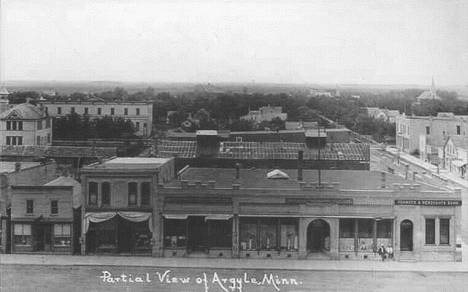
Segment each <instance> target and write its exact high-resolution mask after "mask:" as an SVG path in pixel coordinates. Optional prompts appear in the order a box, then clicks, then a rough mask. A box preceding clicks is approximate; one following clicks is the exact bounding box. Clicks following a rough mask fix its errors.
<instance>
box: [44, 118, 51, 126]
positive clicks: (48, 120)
mask: <svg viewBox="0 0 468 292" xmlns="http://www.w3.org/2000/svg"><path fill="white" fill-rule="evenodd" d="M50 121H51V119H46V125H45V126H46V128H50Z"/></svg>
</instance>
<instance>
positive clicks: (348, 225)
mask: <svg viewBox="0 0 468 292" xmlns="http://www.w3.org/2000/svg"><path fill="white" fill-rule="evenodd" d="M340 237H341V238H354V219H340Z"/></svg>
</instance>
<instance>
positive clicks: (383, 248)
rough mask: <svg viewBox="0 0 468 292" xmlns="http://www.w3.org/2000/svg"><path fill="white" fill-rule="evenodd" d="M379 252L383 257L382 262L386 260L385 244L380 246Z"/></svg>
mask: <svg viewBox="0 0 468 292" xmlns="http://www.w3.org/2000/svg"><path fill="white" fill-rule="evenodd" d="M377 252H378V253H379V255H380V256H381V257H382V262H383V261H385V253H386V250H385V246H384V245H383V244H382V245H381V246H380V247H379V250H378V251H377Z"/></svg>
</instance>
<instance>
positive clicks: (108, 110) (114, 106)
mask: <svg viewBox="0 0 468 292" xmlns="http://www.w3.org/2000/svg"><path fill="white" fill-rule="evenodd" d="M39 104H40V105H41V106H42V107H43V108H44V110H45V111H46V112H47V113H48V114H49V116H51V117H54V118H55V117H63V116H66V115H68V114H71V113H77V114H79V115H88V116H89V117H90V118H91V119H94V118H102V117H104V116H111V117H119V118H123V119H128V120H130V121H132V123H133V124H134V126H135V129H136V133H135V134H136V135H139V136H149V135H151V131H152V127H153V105H152V104H151V103H149V102H133V101H105V100H103V99H100V98H97V97H91V98H89V99H87V100H84V101H81V100H55V101H49V100H43V101H39Z"/></svg>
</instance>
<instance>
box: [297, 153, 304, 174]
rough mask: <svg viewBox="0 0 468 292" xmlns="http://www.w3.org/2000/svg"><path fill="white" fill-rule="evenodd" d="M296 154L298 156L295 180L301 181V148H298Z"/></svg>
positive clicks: (302, 154)
mask: <svg viewBox="0 0 468 292" xmlns="http://www.w3.org/2000/svg"><path fill="white" fill-rule="evenodd" d="M297 156H298V160H297V180H298V181H302V179H303V177H302V168H303V166H302V161H303V158H304V151H303V150H299V152H298V153H297Z"/></svg>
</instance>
